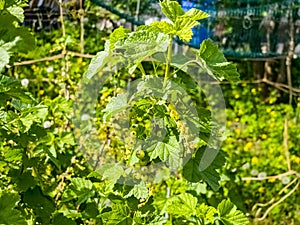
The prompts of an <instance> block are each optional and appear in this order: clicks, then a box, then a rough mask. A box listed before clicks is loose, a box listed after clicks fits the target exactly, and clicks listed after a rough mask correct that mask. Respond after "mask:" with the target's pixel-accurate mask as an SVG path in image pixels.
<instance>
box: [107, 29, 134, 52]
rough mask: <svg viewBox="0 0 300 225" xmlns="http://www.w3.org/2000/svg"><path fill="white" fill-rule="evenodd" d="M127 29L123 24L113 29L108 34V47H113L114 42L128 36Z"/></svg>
mask: <svg viewBox="0 0 300 225" xmlns="http://www.w3.org/2000/svg"><path fill="white" fill-rule="evenodd" d="M128 33H129V30H128V29H125V28H124V27H123V26H120V27H118V28H117V29H115V30H114V31H113V32H112V33H111V34H110V36H109V49H111V50H113V49H115V43H116V42H117V41H119V40H122V39H124V38H126V37H127V36H128Z"/></svg>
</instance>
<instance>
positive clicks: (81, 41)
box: [78, 0, 84, 54]
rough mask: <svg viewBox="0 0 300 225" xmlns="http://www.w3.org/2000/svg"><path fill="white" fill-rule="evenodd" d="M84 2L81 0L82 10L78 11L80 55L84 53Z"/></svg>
mask: <svg viewBox="0 0 300 225" xmlns="http://www.w3.org/2000/svg"><path fill="white" fill-rule="evenodd" d="M82 1H83V0H79V4H80V10H79V11H78V13H79V15H80V53H81V54H83V53H84V9H83V4H82V3H83V2H82Z"/></svg>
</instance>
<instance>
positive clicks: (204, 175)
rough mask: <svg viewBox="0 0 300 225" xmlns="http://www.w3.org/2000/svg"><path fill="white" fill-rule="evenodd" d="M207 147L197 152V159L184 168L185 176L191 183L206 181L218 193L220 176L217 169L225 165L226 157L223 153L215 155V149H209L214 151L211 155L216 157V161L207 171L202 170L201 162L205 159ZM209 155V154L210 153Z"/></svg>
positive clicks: (190, 161) (191, 160)
mask: <svg viewBox="0 0 300 225" xmlns="http://www.w3.org/2000/svg"><path fill="white" fill-rule="evenodd" d="M204 151H205V147H202V148H200V149H198V150H197V152H196V154H195V157H192V158H191V159H190V160H189V161H188V162H187V163H186V164H185V165H184V167H183V176H184V177H185V178H186V179H187V180H188V181H190V182H194V183H195V182H199V181H201V180H205V181H206V182H207V183H208V184H209V185H210V186H211V187H212V189H213V190H215V191H217V190H218V188H219V180H220V175H219V173H218V172H217V171H216V169H219V168H221V167H222V166H223V165H224V164H225V157H224V156H223V153H222V152H219V153H218V154H216V153H215V151H217V150H215V149H207V150H206V151H212V153H211V154H213V155H216V157H215V159H214V160H213V161H212V162H211V164H210V165H209V166H208V167H207V168H206V169H205V170H201V168H200V162H201V160H202V158H203V155H204ZM208 154H209V152H208Z"/></svg>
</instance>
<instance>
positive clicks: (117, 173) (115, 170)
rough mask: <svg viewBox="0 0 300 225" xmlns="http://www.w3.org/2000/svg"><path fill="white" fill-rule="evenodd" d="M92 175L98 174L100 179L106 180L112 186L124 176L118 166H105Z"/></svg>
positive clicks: (122, 170)
mask: <svg viewBox="0 0 300 225" xmlns="http://www.w3.org/2000/svg"><path fill="white" fill-rule="evenodd" d="M94 173H96V174H99V175H100V176H101V177H102V179H107V180H109V181H110V182H111V183H112V184H115V183H116V182H117V180H118V179H119V178H120V177H121V176H122V175H123V174H124V169H123V167H122V166H120V165H118V164H105V165H104V166H102V167H100V168H99V169H97V170H96V171H95V172H93V173H92V174H94Z"/></svg>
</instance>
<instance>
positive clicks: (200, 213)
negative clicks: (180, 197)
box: [196, 203, 218, 224]
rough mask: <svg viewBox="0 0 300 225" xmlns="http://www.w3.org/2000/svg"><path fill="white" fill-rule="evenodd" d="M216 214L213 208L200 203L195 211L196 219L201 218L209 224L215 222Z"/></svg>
mask: <svg viewBox="0 0 300 225" xmlns="http://www.w3.org/2000/svg"><path fill="white" fill-rule="evenodd" d="M217 213H218V211H217V210H216V209H215V208H214V207H212V206H207V205H205V204H204V203H202V204H201V205H200V206H199V207H197V209H196V215H197V217H198V218H202V219H203V220H204V221H205V222H206V221H208V222H209V223H211V224H213V223H214V221H215V214H217ZM205 224H206V223H205Z"/></svg>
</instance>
